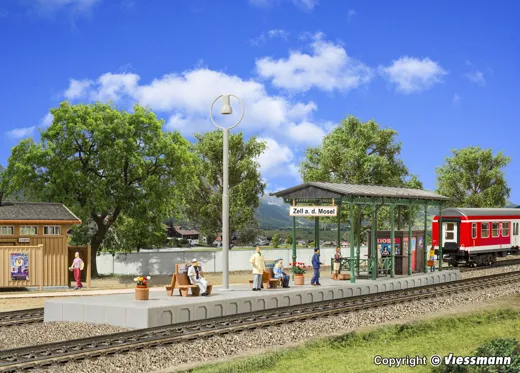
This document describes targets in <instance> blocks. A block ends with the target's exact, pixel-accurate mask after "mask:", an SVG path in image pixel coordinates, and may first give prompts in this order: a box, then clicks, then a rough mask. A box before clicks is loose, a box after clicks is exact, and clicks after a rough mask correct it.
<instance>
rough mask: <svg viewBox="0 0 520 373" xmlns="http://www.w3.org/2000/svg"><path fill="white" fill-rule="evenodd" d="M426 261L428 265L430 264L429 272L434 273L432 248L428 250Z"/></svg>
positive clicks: (433, 252) (433, 251)
mask: <svg viewBox="0 0 520 373" xmlns="http://www.w3.org/2000/svg"><path fill="white" fill-rule="evenodd" d="M428 259H429V260H428V261H429V262H430V263H428V264H431V265H430V272H435V250H434V249H433V246H432V248H431V249H430V252H429V253H428Z"/></svg>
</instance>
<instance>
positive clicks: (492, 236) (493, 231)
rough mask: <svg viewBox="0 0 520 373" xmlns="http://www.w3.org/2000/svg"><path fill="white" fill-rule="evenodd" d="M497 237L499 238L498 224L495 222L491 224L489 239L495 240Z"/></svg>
mask: <svg viewBox="0 0 520 373" xmlns="http://www.w3.org/2000/svg"><path fill="white" fill-rule="evenodd" d="M495 225H496V227H497V228H496V232H497V234H496V236H495ZM497 237H500V223H499V222H498V221H497V222H493V223H491V238H497Z"/></svg>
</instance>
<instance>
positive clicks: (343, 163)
mask: <svg viewBox="0 0 520 373" xmlns="http://www.w3.org/2000/svg"><path fill="white" fill-rule="evenodd" d="M396 136H397V131H395V130H393V129H389V128H386V129H382V128H380V127H379V125H378V124H377V123H376V122H374V121H372V120H371V121H368V122H364V123H363V122H361V121H359V119H357V118H355V117H353V116H349V117H347V118H346V119H344V120H342V121H341V123H340V124H339V125H338V126H337V127H336V128H335V129H334V130H333V131H332V132H330V133H329V134H328V135H327V136H325V137H324V138H323V143H322V145H321V146H320V147H314V148H309V149H307V152H306V158H305V159H304V160H303V161H302V163H301V164H300V173H301V175H302V178H303V181H304V182H312V181H322V182H330V183H341V184H361V185H380V186H390V187H402V188H411V189H422V183H421V182H420V181H419V179H418V178H417V177H416V176H414V175H410V173H409V171H408V169H407V168H406V166H405V164H404V162H403V161H402V160H401V159H400V154H401V143H398V142H396V140H395V138H396ZM347 210H348V209H346V208H345V209H342V214H341V221H343V222H344V221H346V219H348V215H349V212H348V211H347ZM372 211H373V209H372V208H362V209H361V218H360V219H359V220H357V219H356V222H355V227H354V229H356V231H357V229H358V226H359V225H360V224H361V221H363V220H365V219H371V217H372ZM417 211H418V207H412V208H407V207H401V208H400V210H399V211H396V212H397V214H396V223H397V225H396V227H399V226H400V225H401V224H402V223H403V222H406V221H408V219H407V218H408V215H409V214H411V215H412V217H415V214H416V213H417ZM356 214H357V213H356ZM388 216H389V208H388V207H382V208H380V209H379V211H378V227H379V228H380V229H381V228H384V227H386V226H388ZM398 217H400V219H397V218H398ZM320 220H323V222H324V223H328V224H333V223H334V222H335V221H336V218H330V219H329V218H327V219H320ZM367 229H368V227H362V229H361V237H362V239H364V237H365V236H366V235H365V234H364V233H365V231H366V230H367Z"/></svg>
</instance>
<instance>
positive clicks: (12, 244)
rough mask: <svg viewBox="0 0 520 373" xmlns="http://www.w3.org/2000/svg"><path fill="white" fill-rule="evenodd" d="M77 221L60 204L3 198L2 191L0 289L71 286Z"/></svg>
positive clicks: (86, 261)
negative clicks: (70, 237) (73, 229)
mask: <svg viewBox="0 0 520 373" xmlns="http://www.w3.org/2000/svg"><path fill="white" fill-rule="evenodd" d="M74 224H81V220H80V219H79V218H78V217H77V216H76V215H74V214H73V213H72V212H71V211H70V210H69V209H68V208H67V207H65V206H64V205H63V204H61V203H40V202H9V201H2V195H1V193H0V268H1V271H0V288H2V287H4V288H5V287H29V286H35V285H38V286H40V287H42V286H68V284H69V271H68V267H70V265H71V260H70V254H69V249H68V233H67V232H68V231H69V229H70V228H71V227H72V226H73V225H74ZM72 255H74V253H72ZM82 259H83V260H84V261H85V264H88V262H89V259H90V258H85V257H84V256H83V257H82ZM89 267H90V266H89ZM89 269H90V268H89Z"/></svg>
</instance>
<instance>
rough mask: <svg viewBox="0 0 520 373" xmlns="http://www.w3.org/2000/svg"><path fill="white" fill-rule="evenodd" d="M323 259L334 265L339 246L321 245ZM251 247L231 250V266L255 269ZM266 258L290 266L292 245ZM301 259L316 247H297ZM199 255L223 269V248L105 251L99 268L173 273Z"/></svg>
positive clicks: (207, 265) (208, 267)
mask: <svg viewBox="0 0 520 373" xmlns="http://www.w3.org/2000/svg"><path fill="white" fill-rule="evenodd" d="M320 252H321V256H320V258H321V261H322V262H323V263H324V264H325V265H330V259H331V258H332V257H333V256H334V252H335V248H334V247H330V248H328V247H327V248H321V250H320ZM253 253H254V249H253V248H251V250H247V251H246V250H235V251H233V250H230V251H229V270H230V271H247V270H251V269H252V268H251V264H249V259H250V258H251V255H253ZM263 253H264V255H265V260H276V259H278V258H283V260H284V265H285V266H289V263H290V262H291V261H292V248H288V249H275V250H264V251H263ZM341 253H342V255H343V256H345V257H347V256H349V255H350V249H342V251H341ZM366 253H367V248H366V246H362V247H361V258H365V256H364V255H366ZM296 254H297V261H299V262H304V263H305V265H311V259H312V255H313V254H314V251H313V249H312V248H309V249H297V250H296ZM194 258H195V259H197V260H199V261H200V262H201V263H202V268H203V269H204V271H205V272H222V263H223V259H222V258H223V256H222V251H197V249H182V250H175V251H147V252H143V251H141V252H139V253H127V254H125V253H120V254H116V255H115V256H114V257H112V255H111V254H101V255H100V256H98V257H97V269H98V273H100V274H118V275H138V274H140V275H151V276H153V275H155V276H157V275H171V274H173V272H174V270H175V264H184V263H187V262H191V260H192V259H194Z"/></svg>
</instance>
